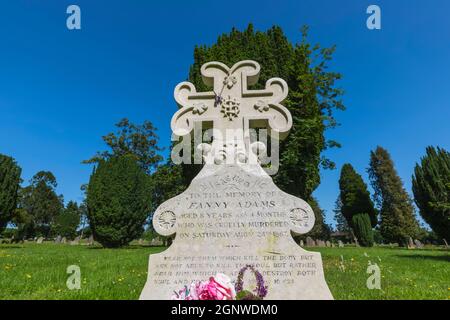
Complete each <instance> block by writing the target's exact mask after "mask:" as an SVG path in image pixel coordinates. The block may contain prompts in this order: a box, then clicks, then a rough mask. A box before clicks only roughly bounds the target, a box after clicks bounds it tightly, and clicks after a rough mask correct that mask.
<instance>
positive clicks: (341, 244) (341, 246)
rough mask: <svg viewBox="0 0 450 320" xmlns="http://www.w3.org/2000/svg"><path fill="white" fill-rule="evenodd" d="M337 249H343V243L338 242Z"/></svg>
mask: <svg viewBox="0 0 450 320" xmlns="http://www.w3.org/2000/svg"><path fill="white" fill-rule="evenodd" d="M338 247H339V248H343V247H344V243H343V242H342V241H341V240H338Z"/></svg>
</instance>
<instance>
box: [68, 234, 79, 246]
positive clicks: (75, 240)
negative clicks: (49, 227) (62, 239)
mask: <svg viewBox="0 0 450 320" xmlns="http://www.w3.org/2000/svg"><path fill="white" fill-rule="evenodd" d="M80 239H81V238H80V237H79V236H78V237H76V238H75V239H73V241H70V244H71V245H72V246H76V245H79V244H80Z"/></svg>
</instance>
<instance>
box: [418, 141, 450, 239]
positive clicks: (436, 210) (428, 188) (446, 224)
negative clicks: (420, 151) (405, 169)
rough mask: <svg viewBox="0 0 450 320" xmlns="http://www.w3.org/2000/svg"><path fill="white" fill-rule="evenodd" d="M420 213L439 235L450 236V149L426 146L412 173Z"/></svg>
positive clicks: (446, 237)
mask: <svg viewBox="0 0 450 320" xmlns="http://www.w3.org/2000/svg"><path fill="white" fill-rule="evenodd" d="M412 190H413V193H414V200H415V202H416V204H417V207H419V210H420V215H421V216H422V218H423V219H424V220H425V221H426V222H427V223H428V224H429V225H430V227H431V228H432V229H433V231H434V232H435V233H436V234H437V235H438V236H439V237H440V238H441V239H442V238H444V239H446V240H450V153H449V152H447V151H446V150H444V149H442V148H439V147H438V148H437V149H436V148H433V147H428V148H427V149H426V155H425V156H424V157H423V158H421V163H420V165H419V164H416V167H415V168H414V175H413V177H412Z"/></svg>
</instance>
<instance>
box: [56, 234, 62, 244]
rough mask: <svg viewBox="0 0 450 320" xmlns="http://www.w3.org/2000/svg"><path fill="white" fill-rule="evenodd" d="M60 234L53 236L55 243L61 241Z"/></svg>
mask: <svg viewBox="0 0 450 320" xmlns="http://www.w3.org/2000/svg"><path fill="white" fill-rule="evenodd" d="M61 239H62V238H61V236H59V235H58V236H57V237H56V238H55V243H61Z"/></svg>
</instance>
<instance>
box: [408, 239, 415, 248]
mask: <svg viewBox="0 0 450 320" xmlns="http://www.w3.org/2000/svg"><path fill="white" fill-rule="evenodd" d="M415 248H416V246H415V244H414V241H413V239H412V238H411V237H409V239H408V249H415Z"/></svg>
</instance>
